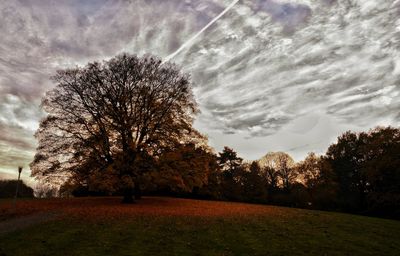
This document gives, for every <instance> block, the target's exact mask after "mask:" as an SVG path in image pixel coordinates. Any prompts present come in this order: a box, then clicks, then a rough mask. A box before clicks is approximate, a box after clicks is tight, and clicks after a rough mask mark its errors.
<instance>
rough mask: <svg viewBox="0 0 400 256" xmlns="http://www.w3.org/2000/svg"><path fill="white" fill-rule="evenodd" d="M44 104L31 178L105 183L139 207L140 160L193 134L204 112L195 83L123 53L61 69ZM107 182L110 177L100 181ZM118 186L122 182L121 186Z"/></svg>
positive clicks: (168, 67) (176, 71) (171, 68)
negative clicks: (135, 194) (195, 122)
mask: <svg viewBox="0 0 400 256" xmlns="http://www.w3.org/2000/svg"><path fill="white" fill-rule="evenodd" d="M53 80H54V81H55V82H56V87H55V88H54V89H52V90H51V91H49V92H48V93H47V94H46V96H45V97H44V99H43V101H42V107H43V109H44V110H45V111H46V112H47V114H48V115H47V117H46V118H45V119H43V120H42V121H41V123H40V127H39V129H38V131H37V132H36V138H37V139H38V140H39V146H38V148H37V152H36V155H35V158H34V160H33V162H32V163H31V165H30V166H31V169H32V176H34V177H36V178H47V179H50V178H54V179H60V178H64V180H65V177H71V176H74V175H77V176H80V179H81V180H86V181H89V180H90V179H91V178H93V177H94V176H95V177H100V178H96V179H95V180H99V179H100V180H106V178H107V177H108V176H109V175H112V176H116V181H115V182H113V183H112V184H102V185H106V186H107V185H110V186H112V187H114V186H118V189H122V190H123V191H124V200H123V202H132V201H133V198H132V194H133V189H134V188H139V187H140V184H139V182H140V177H141V176H142V174H141V173H140V169H138V168H137V166H138V164H137V163H138V161H139V160H140V155H141V154H142V153H143V152H145V153H146V154H147V155H151V156H152V155H157V154H158V153H159V152H160V151H162V150H163V148H164V147H169V146H170V145H171V144H176V143H179V141H181V140H182V139H183V138H185V137H186V136H188V135H189V134H190V136H192V135H193V134H194V133H196V132H195V130H194V129H193V128H192V122H193V117H194V115H195V114H196V113H197V112H198V110H197V105H196V102H195V100H194V98H193V95H192V89H191V83H190V80H189V77H188V76H187V75H185V74H183V73H182V72H181V71H180V70H179V69H178V68H177V67H176V66H175V65H173V64H171V63H168V62H166V63H163V62H162V61H161V60H160V59H158V58H156V57H151V56H146V57H142V58H139V57H137V56H135V55H129V54H122V55H119V56H117V57H115V58H112V59H110V60H108V61H104V62H103V63H98V62H94V63H89V64H88V65H87V66H85V67H77V68H73V69H66V70H59V71H58V72H57V74H56V75H55V76H54V77H53ZM101 177H103V178H101ZM115 183H116V184H115Z"/></svg>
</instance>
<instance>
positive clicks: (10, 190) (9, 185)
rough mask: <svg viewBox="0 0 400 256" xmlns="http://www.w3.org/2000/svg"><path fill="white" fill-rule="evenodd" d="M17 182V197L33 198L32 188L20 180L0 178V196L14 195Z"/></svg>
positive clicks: (8, 196)
mask: <svg viewBox="0 0 400 256" xmlns="http://www.w3.org/2000/svg"><path fill="white" fill-rule="evenodd" d="M17 184H18V195H17V196H18V197H25V198H33V196H34V195H33V189H32V188H31V187H29V186H28V185H26V184H25V183H24V182H23V181H22V180H20V181H18V180H0V198H12V197H15V193H16V188H17Z"/></svg>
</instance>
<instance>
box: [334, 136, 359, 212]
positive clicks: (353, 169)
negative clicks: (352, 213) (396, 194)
mask: <svg viewBox="0 0 400 256" xmlns="http://www.w3.org/2000/svg"><path fill="white" fill-rule="evenodd" d="M362 136H363V137H364V135H362ZM364 143H365V141H363V140H360V139H359V136H358V135H357V134H356V133H353V132H350V131H348V132H346V133H344V134H342V135H341V136H340V137H339V138H338V142H337V143H336V144H333V145H331V146H330V147H329V148H328V151H327V153H326V156H327V159H328V161H329V163H330V164H331V166H332V168H333V170H334V171H335V173H336V175H337V177H338V183H339V195H338V196H339V201H340V204H341V205H342V207H344V208H345V209H347V210H357V209H360V208H362V207H363V204H364V203H365V201H364V199H365V197H366V192H367V190H366V186H367V183H366V179H365V178H366V176H365V175H364V173H363V171H362V168H361V166H362V162H363V161H364V160H365V159H364V156H363V152H362V151H361V150H360V149H361V147H362V145H363V144H364Z"/></svg>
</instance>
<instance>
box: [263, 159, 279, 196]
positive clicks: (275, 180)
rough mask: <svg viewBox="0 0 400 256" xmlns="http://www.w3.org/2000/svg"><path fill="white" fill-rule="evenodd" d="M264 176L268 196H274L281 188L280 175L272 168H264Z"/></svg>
mask: <svg viewBox="0 0 400 256" xmlns="http://www.w3.org/2000/svg"><path fill="white" fill-rule="evenodd" d="M261 170H262V175H263V177H264V180H265V182H266V187H267V190H268V194H269V195H272V194H274V193H275V192H276V191H277V190H278V188H279V175H278V172H277V171H276V170H275V169H274V168H273V167H270V166H264V167H263V168H262V169H261Z"/></svg>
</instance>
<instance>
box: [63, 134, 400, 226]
mask: <svg viewBox="0 0 400 256" xmlns="http://www.w3.org/2000/svg"><path fill="white" fill-rule="evenodd" d="M135 168H137V169H138V170H140V173H142V175H141V176H140V177H138V178H137V179H136V180H137V182H136V183H135V191H134V192H135V194H136V198H137V199H138V198H140V195H141V194H147V195H149V194H150V195H154V194H157V195H173V196H181V197H183V196H184V197H192V198H203V199H213V200H228V201H242V202H251V203H266V204H275V205H284V206H290V207H302V208H311V209H322V210H334V211H345V212H352V213H358V214H366V215H374V216H384V217H390V218H399V216H400V130H399V129H396V128H392V127H386V128H376V129H374V130H371V131H369V132H362V133H355V132H350V131H349V132H346V133H344V134H342V135H341V136H340V137H339V138H338V140H337V142H336V143H334V144H332V145H331V146H330V147H329V148H328V150H327V152H326V154H325V155H322V156H317V155H316V154H314V153H309V154H308V156H307V157H306V158H305V159H304V160H303V161H301V162H298V163H295V161H294V160H293V159H292V158H291V157H290V156H289V155H288V154H287V153H284V152H275V153H268V154H267V155H265V156H264V157H263V158H261V159H259V160H257V161H253V162H246V161H244V160H243V159H242V158H240V157H239V156H238V154H237V153H236V152H235V151H234V150H233V149H231V148H228V147H225V148H224V149H223V151H222V152H219V153H217V154H215V153H213V152H212V150H210V148H208V147H207V146H206V144H205V143H203V144H202V145H198V144H195V143H186V144H180V145H178V146H176V147H175V148H171V149H169V150H167V151H165V152H163V153H162V154H161V155H159V156H158V157H157V158H153V157H149V156H147V157H146V156H142V157H141V158H140V161H138V162H137V163H136V166H135ZM138 172H139V171H138ZM118 182H119V181H118V179H117V176H115V175H113V174H112V173H108V174H107V173H103V174H101V175H100V174H98V173H96V174H95V175H89V174H88V172H86V171H85V172H82V173H81V175H75V176H74V179H70V180H69V181H68V182H66V183H65V184H64V185H63V186H62V187H61V194H62V195H68V194H73V195H75V196H85V195H97V196H98V195H121V194H122V191H121V190H118V189H117V188H118V186H117V185H116V184H118Z"/></svg>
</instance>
